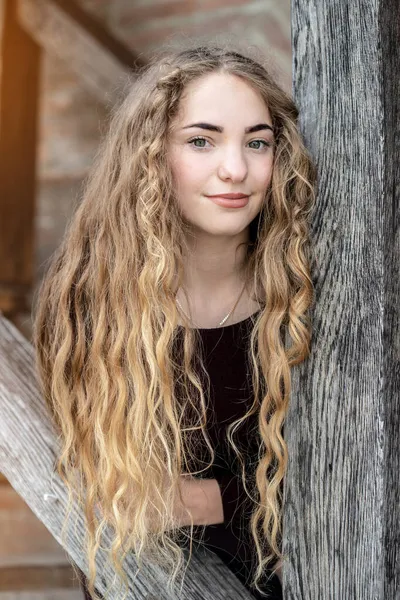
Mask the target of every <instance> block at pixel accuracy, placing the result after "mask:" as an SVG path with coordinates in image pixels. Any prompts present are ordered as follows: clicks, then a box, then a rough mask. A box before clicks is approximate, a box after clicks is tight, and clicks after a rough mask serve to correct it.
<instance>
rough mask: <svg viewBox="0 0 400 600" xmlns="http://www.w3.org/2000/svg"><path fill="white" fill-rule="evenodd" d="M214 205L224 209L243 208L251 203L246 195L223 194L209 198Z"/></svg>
mask: <svg viewBox="0 0 400 600" xmlns="http://www.w3.org/2000/svg"><path fill="white" fill-rule="evenodd" d="M207 197H208V198H209V199H210V200H211V201H212V202H214V204H218V206H222V207H224V208H243V207H244V206H246V204H248V203H249V196H245V195H244V194H222V195H220V196H207Z"/></svg>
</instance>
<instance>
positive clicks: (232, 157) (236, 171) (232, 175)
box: [218, 148, 248, 183]
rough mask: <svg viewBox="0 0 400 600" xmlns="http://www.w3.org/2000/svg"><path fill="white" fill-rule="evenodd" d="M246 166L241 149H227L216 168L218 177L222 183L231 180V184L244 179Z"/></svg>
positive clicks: (246, 170)
mask: <svg viewBox="0 0 400 600" xmlns="http://www.w3.org/2000/svg"><path fill="white" fill-rule="evenodd" d="M247 172H248V166H247V162H246V159H245V157H244V156H243V152H242V150H241V149H233V148H230V149H227V150H226V151H225V152H224V154H223V156H222V159H221V161H220V163H219V166H218V175H219V177H220V179H222V180H223V181H227V180H229V179H230V180H231V181H232V182H233V183H236V182H241V181H244V179H246V176H247Z"/></svg>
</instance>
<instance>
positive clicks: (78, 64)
mask: <svg viewBox="0 0 400 600" xmlns="http://www.w3.org/2000/svg"><path fill="white" fill-rule="evenodd" d="M18 15H19V20H20V23H21V25H22V26H23V27H24V28H25V29H26V31H27V32H29V34H30V35H31V36H32V38H33V39H34V40H36V42H37V43H38V44H40V46H42V48H44V49H45V50H46V51H47V52H49V53H51V54H54V55H55V56H57V57H58V58H60V59H61V60H63V61H64V62H65V63H66V64H67V65H68V67H69V68H70V69H72V70H73V71H74V72H75V73H76V74H77V75H78V76H79V77H80V78H81V80H82V82H83V84H84V85H85V86H86V87H87V89H88V90H89V91H90V92H91V93H93V94H94V95H95V97H96V98H97V99H98V100H100V101H101V102H103V103H104V104H105V105H106V106H112V105H113V104H114V103H115V101H116V100H117V99H118V96H119V94H120V92H121V89H122V86H123V85H124V84H125V83H126V75H127V74H128V73H129V74H130V75H131V76H134V72H135V70H136V69H137V68H138V67H139V66H141V65H142V64H143V62H142V60H141V59H140V58H138V57H137V56H136V55H135V54H134V53H133V52H131V51H130V50H129V49H128V48H127V47H126V46H124V44H123V43H122V42H120V41H119V40H117V38H115V37H114V36H113V35H112V34H111V33H110V32H109V31H107V30H106V29H105V28H104V27H103V26H102V25H101V24H100V22H98V21H96V20H95V19H94V18H93V17H92V16H90V15H89V14H88V13H86V12H85V11H84V10H83V9H82V8H81V7H80V6H79V5H78V4H76V3H75V2H73V1H71V0H67V1H65V0H54V1H53V0H18Z"/></svg>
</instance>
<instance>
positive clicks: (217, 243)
mask: <svg viewBox="0 0 400 600" xmlns="http://www.w3.org/2000/svg"><path fill="white" fill-rule="evenodd" d="M244 234H245V235H241V236H235V237H225V236H224V237H218V236H207V237H196V239H195V240H192V241H191V243H190V245H189V254H188V256H187V257H186V261H185V267H184V276H183V284H182V287H183V288H184V289H185V291H187V292H188V294H189V295H190V296H195V297H197V298H202V299H204V300H206V299H207V298H210V296H212V298H213V300H214V302H215V301H216V298H218V297H220V298H225V301H226V297H227V294H228V295H231V296H232V297H233V296H234V295H235V293H236V292H237V293H239V292H240V290H241V288H242V287H243V284H244V271H245V259H246V253H247V246H246V245H245V243H243V242H247V240H248V237H247V235H248V234H247V232H244ZM241 243H243V245H241V246H240V247H239V248H237V246H238V245H239V244H241Z"/></svg>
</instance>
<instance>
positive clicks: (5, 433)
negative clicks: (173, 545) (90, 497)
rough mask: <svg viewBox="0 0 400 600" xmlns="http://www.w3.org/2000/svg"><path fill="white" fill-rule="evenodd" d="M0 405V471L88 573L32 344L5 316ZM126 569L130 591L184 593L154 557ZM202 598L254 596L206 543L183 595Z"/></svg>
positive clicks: (102, 557)
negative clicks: (58, 469)
mask: <svg viewBox="0 0 400 600" xmlns="http://www.w3.org/2000/svg"><path fill="white" fill-rule="evenodd" d="M0 406H1V419H0V471H1V472H2V473H4V474H5V476H6V477H7V479H8V481H9V482H10V483H11V485H12V486H13V488H14V489H15V490H16V492H17V493H18V494H19V495H20V496H21V497H22V498H23V499H24V500H25V502H26V503H27V504H28V506H29V507H30V508H31V510H32V511H33V512H34V513H35V514H36V516H37V517H38V518H39V519H40V520H41V521H42V522H43V523H44V524H45V525H46V527H47V529H48V530H49V531H50V533H52V534H53V536H54V537H55V538H56V540H57V541H58V542H59V543H60V544H61V545H62V546H63V547H64V548H65V550H66V551H67V553H68V554H69V556H70V558H71V559H72V560H73V562H74V563H75V564H76V565H77V566H78V567H79V568H80V569H81V570H82V571H83V572H84V573H85V574H86V575H87V573H88V565H87V561H86V556H85V555H84V554H83V542H84V539H85V535H86V534H85V523H84V517H83V513H82V511H81V510H80V509H79V507H78V506H76V505H75V507H74V508H73V512H72V515H71V520H70V523H69V527H67V528H66V543H65V544H64V543H63V542H64V541H63V540H62V539H61V530H62V525H63V521H64V515H65V511H66V507H67V490H66V488H65V486H64V484H63V482H62V481H61V479H60V478H59V477H58V476H57V475H56V474H55V472H54V465H55V462H56V457H57V456H58V455H59V447H58V443H57V438H56V435H55V432H54V429H53V426H52V422H51V420H50V418H49V414H48V411H47V409H46V406H45V404H44V401H43V399H42V398H41V396H40V394H39V391H38V388H37V384H36V372H35V369H34V352H33V348H32V346H31V345H30V344H29V342H27V340H26V339H25V338H24V337H23V336H22V334H21V333H20V332H19V331H18V330H17V329H16V327H14V326H13V325H12V323H11V322H10V321H8V320H7V319H5V318H4V317H2V316H1V315H0ZM101 542H102V544H101V546H102V548H107V547H108V548H109V547H111V536H110V531H109V530H107V531H106V532H105V535H104V538H103V539H102V540H101ZM184 553H185V556H186V557H187V556H188V551H187V550H184ZM107 558H108V557H107V556H106V554H105V553H104V550H101V551H100V552H99V553H98V556H97V569H98V576H97V579H96V588H97V589H98V591H99V592H100V594H102V595H104V594H105V591H106V588H107V586H108V585H111V584H112V581H113V578H114V571H113V569H111V567H110V565H109V563H108V562H107ZM125 570H126V573H127V576H128V581H129V594H128V598H135V599H136V600H142V599H143V600H150V598H162V599H163V600H176V598H178V597H179V595H178V593H177V592H176V593H174V594H173V595H170V594H168V593H167V590H166V587H165V586H166V581H165V579H164V578H163V577H162V574H161V573H160V572H159V570H158V569H157V568H156V567H155V566H153V565H151V564H147V565H146V567H145V569H143V570H142V571H141V572H140V573H138V574H137V576H136V571H137V563H136V561H135V559H134V557H133V553H130V554H129V555H128V557H127V559H126V562H125ZM112 598H113V600H120V599H122V598H123V595H122V591H121V592H119V593H117V591H114V590H113V594H112ZM197 598H212V599H213V600H226V598H232V599H234V600H250V599H251V598H253V596H252V594H250V592H249V591H248V590H247V589H246V588H245V587H244V586H243V585H242V583H241V582H240V581H239V580H238V579H237V577H235V575H234V574H233V573H232V571H230V570H229V569H228V568H227V567H226V565H224V563H223V562H222V561H221V559H220V558H219V557H218V556H217V555H215V554H214V553H211V552H210V551H208V550H207V549H206V548H201V549H198V550H195V551H194V554H193V555H192V558H191V560H190V562H189V564H188V566H187V570H186V573H185V578H184V582H183V587H182V596H181V600H195V599H197Z"/></svg>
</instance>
